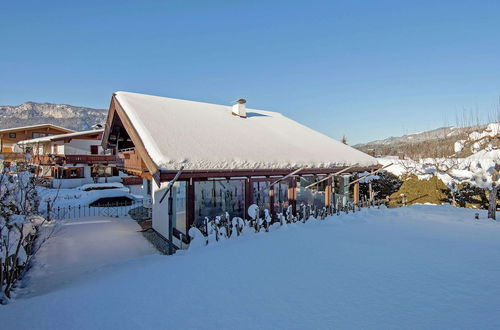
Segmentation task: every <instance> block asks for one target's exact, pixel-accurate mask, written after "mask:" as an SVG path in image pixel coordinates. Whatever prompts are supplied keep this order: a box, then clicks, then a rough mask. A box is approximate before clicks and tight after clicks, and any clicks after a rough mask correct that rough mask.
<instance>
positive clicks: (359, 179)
mask: <svg viewBox="0 0 500 330" xmlns="http://www.w3.org/2000/svg"><path fill="white" fill-rule="evenodd" d="M391 165H392V163H390V164H388V165H385V166H383V167H381V168H379V169H378V170H376V171H374V172H371V173H368V174H366V175H363V176H362V177H360V178H358V179H356V180H354V181H352V182H349V185H351V184H354V183H356V182H359V181H361V180H363V179H364V178H366V177H367V176H370V175H374V174H376V173H378V172H380V171H382V170H383V169H385V168H388V167H389V166H391Z"/></svg>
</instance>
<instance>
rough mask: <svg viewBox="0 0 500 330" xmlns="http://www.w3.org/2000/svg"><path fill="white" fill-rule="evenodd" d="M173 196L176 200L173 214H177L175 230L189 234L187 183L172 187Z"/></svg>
mask: <svg viewBox="0 0 500 330" xmlns="http://www.w3.org/2000/svg"><path fill="white" fill-rule="evenodd" d="M172 189H173V191H172V195H173V196H175V197H174V198H175V199H174V201H173V202H174V203H173V204H174V205H173V206H174V209H173V214H175V221H174V228H177V229H178V230H180V231H181V232H182V233H184V234H187V230H186V221H187V219H186V197H187V193H186V181H177V182H176V183H175V184H174V186H173V187H172Z"/></svg>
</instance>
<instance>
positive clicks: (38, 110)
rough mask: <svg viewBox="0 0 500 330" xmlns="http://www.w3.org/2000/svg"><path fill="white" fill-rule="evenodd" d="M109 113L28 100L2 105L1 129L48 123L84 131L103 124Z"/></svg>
mask: <svg viewBox="0 0 500 330" xmlns="http://www.w3.org/2000/svg"><path fill="white" fill-rule="evenodd" d="M107 114H108V110H104V109H93V108H87V107H79V106H73V105H68V104H51V103H36V102H26V103H23V104H20V105H15V106H11V105H4V106H0V129H3V128H13V127H20V126H29V125H36V124H45V123H48V124H54V125H57V126H62V127H65V128H69V129H73V130H76V131H83V130H88V129H91V127H92V126H93V125H95V124H103V123H104V122H105V121H106V116H107Z"/></svg>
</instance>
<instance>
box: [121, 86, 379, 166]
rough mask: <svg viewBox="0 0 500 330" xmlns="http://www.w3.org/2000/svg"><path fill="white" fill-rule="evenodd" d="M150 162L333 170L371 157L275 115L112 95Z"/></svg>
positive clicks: (126, 94)
mask: <svg viewBox="0 0 500 330" xmlns="http://www.w3.org/2000/svg"><path fill="white" fill-rule="evenodd" d="M115 97H116V100H117V101H118V102H119V104H120V106H121V108H122V109H123V110H124V112H125V113H126V115H127V116H128V118H129V119H130V121H131V123H132V124H133V125H134V128H135V130H136V131H137V133H138V135H139V136H140V138H141V141H142V143H143V144H144V147H145V148H146V150H147V152H148V154H149V156H150V157H151V159H152V160H153V162H155V164H156V165H157V166H158V167H159V168H161V169H166V170H176V169H179V168H180V166H181V165H184V168H185V169H186V170H218V169H277V168H280V169H284V168H299V167H304V166H305V167H309V168H332V167H338V166H347V165H353V164H356V163H358V164H359V165H360V166H373V165H376V164H377V161H376V159H375V158H373V157H371V156H369V155H367V154H365V153H363V152H361V151H358V150H356V149H354V148H352V147H350V146H347V145H345V144H343V143H341V142H339V141H336V140H334V139H332V138H330V137H328V136H326V135H324V134H321V133H319V132H317V131H315V130H313V129H310V128H308V127H306V126H304V125H301V124H299V123H297V122H295V121H293V120H291V119H289V118H287V117H285V116H283V115H282V114H280V113H277V112H271V111H263V110H255V109H247V118H241V117H238V116H234V115H232V113H231V107H230V106H226V105H218V104H210V103H202V102H194V101H186V100H180V99H173V98H167V97H159V96H152V95H144V94H137V93H130V92H117V93H115Z"/></svg>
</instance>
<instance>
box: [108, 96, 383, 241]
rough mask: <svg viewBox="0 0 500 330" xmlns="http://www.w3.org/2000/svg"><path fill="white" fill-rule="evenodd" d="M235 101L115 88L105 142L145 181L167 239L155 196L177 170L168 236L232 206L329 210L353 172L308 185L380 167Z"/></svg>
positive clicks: (243, 212)
mask: <svg viewBox="0 0 500 330" xmlns="http://www.w3.org/2000/svg"><path fill="white" fill-rule="evenodd" d="M237 102H238V103H237V104H235V105H234V106H233V107H231V106H224V105H217V104H208V103H201V102H193V101H185V100H179V99H172V98H165V97H158V96H150V95H142V94H136V93H128V92H117V93H115V94H113V96H112V99H111V105H110V109H109V114H108V119H107V123H106V128H105V132H104V136H103V146H104V147H105V148H109V149H111V150H114V151H113V152H115V153H116V154H117V156H118V159H117V161H118V167H119V168H120V170H122V171H124V172H126V173H129V174H133V175H137V176H141V177H142V178H144V180H145V184H144V185H143V186H144V187H145V190H146V193H149V194H151V195H152V203H153V219H152V222H153V228H154V229H155V230H156V231H157V232H158V233H159V234H161V235H163V236H165V237H167V235H168V232H169V227H168V209H167V208H168V206H167V200H166V199H165V201H163V202H162V203H160V202H159V199H160V198H161V197H162V195H163V194H164V191H165V188H166V186H167V184H168V182H169V180H172V179H173V178H174V176H175V175H176V173H177V172H178V171H179V169H180V168H181V167H183V168H184V170H183V172H182V174H181V175H180V177H179V181H178V182H177V183H175V185H174V189H173V194H174V196H175V200H174V203H173V210H172V212H173V216H174V220H173V224H174V229H175V231H174V233H175V232H177V233H179V232H181V233H183V234H184V235H185V234H186V233H187V231H188V229H189V227H190V226H191V225H193V224H200V223H202V222H203V219H204V217H205V216H209V217H213V216H215V215H221V214H223V213H224V212H228V213H229V214H230V216H231V217H234V216H239V217H245V218H248V215H247V210H248V207H249V205H251V204H257V205H258V206H259V209H260V210H261V211H262V210H264V209H268V210H270V212H271V214H272V215H273V216H275V215H276V214H277V213H278V212H281V211H283V209H286V208H287V207H288V206H289V205H291V206H293V208H292V209H293V212H295V210H296V206H298V205H300V204H302V203H307V204H314V205H316V206H325V207H330V206H331V205H332V203H333V200H334V198H335V196H336V195H335V193H337V195H338V194H340V195H341V196H342V197H346V198H347V197H348V196H344V195H345V194H348V193H349V189H347V190H346V188H345V180H346V178H347V182H348V180H349V177H347V176H340V177H339V178H338V179H335V180H332V179H328V180H326V181H323V182H322V184H318V185H315V186H313V187H311V188H309V189H306V187H307V186H308V185H310V184H311V183H314V182H316V181H319V180H321V179H323V178H326V177H327V176H328V175H329V174H333V173H335V172H338V171H340V170H342V169H346V168H348V167H350V171H346V172H345V174H347V173H353V172H361V171H365V170H372V169H374V168H377V167H378V165H377V161H376V160H375V159H374V158H373V157H371V156H369V155H367V154H364V153H362V152H360V151H358V150H356V149H354V148H352V147H350V146H347V145H345V144H342V143H341V142H338V141H336V140H333V139H331V138H330V137H328V136H325V135H323V134H321V133H319V132H316V131H314V130H312V129H310V128H308V127H305V126H303V125H301V124H299V123H297V122H295V121H293V120H291V119H288V118H286V117H285V116H283V115H281V114H279V113H276V112H270V111H261V110H252V109H246V107H245V102H246V101H245V100H238V101H237ZM299 169H301V170H300V171H298V172H297V175H294V176H290V177H287V178H286V179H284V180H282V181H280V182H279V183H277V184H274V185H273V186H272V187H271V186H270V184H271V183H272V182H274V181H276V180H277V179H279V178H283V177H284V176H286V175H287V174H290V173H291V172H293V171H296V170H299ZM343 199H344V198H340V199H338V200H343ZM344 202H345V201H344ZM179 236H180V235H179ZM179 236H178V237H179ZM174 243H176V244H178V243H179V241H178V240H177V239H174Z"/></svg>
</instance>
